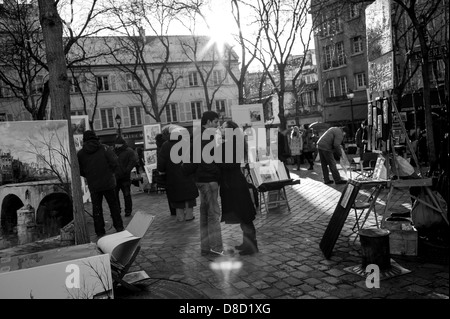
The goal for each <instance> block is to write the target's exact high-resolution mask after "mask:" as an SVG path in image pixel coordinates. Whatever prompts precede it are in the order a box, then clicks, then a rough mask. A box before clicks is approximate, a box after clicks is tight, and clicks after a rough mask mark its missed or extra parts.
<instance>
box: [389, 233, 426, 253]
mask: <svg viewBox="0 0 450 319" xmlns="http://www.w3.org/2000/svg"><path fill="white" fill-rule="evenodd" d="M390 232H391V233H390V234H389V250H390V253H391V255H404V256H417V252H418V249H417V247H418V242H419V236H418V235H417V230H416V229H415V228H414V227H413V229H412V230H391V231H390Z"/></svg>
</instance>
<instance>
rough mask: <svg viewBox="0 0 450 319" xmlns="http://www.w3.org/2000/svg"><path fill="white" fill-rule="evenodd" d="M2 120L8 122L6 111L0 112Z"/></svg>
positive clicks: (0, 119) (0, 120)
mask: <svg viewBox="0 0 450 319" xmlns="http://www.w3.org/2000/svg"><path fill="white" fill-rule="evenodd" d="M0 122H6V113H0Z"/></svg>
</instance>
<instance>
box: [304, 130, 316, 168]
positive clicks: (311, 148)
mask: <svg viewBox="0 0 450 319" xmlns="http://www.w3.org/2000/svg"><path fill="white" fill-rule="evenodd" d="M304 127H305V130H304V131H303V135H302V137H303V155H304V156H305V159H306V160H307V161H308V164H309V168H308V170H310V171H311V170H313V169H314V153H315V150H316V141H315V139H314V136H313V133H312V130H311V129H309V127H308V125H307V124H305V126H304Z"/></svg>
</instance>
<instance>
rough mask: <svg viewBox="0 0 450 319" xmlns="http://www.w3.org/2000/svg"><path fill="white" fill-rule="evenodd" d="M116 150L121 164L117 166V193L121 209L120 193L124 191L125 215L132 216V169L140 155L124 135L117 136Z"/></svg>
mask: <svg viewBox="0 0 450 319" xmlns="http://www.w3.org/2000/svg"><path fill="white" fill-rule="evenodd" d="M114 152H115V153H116V155H117V158H118V161H119V165H118V166H117V168H116V180H117V186H116V194H117V201H118V203H119V210H120V198H119V193H120V191H122V194H123V200H124V202H125V217H128V216H131V212H132V211H133V201H132V199H131V170H132V169H133V168H134V167H135V166H136V165H137V163H138V157H137V154H136V152H135V151H134V150H133V149H132V148H131V147H129V146H128V144H127V142H125V140H124V139H123V138H122V136H119V137H117V139H116V141H115V145H114Z"/></svg>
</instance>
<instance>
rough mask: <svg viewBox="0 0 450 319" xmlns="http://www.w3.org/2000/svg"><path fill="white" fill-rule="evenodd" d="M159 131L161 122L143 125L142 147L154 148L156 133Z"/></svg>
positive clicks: (146, 148)
mask: <svg viewBox="0 0 450 319" xmlns="http://www.w3.org/2000/svg"><path fill="white" fill-rule="evenodd" d="M159 133H161V124H153V125H145V126H144V149H145V150H150V149H155V148H156V135H158V134H159Z"/></svg>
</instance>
